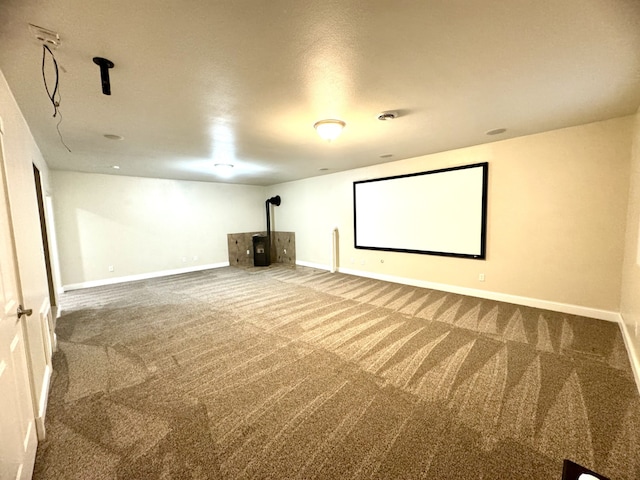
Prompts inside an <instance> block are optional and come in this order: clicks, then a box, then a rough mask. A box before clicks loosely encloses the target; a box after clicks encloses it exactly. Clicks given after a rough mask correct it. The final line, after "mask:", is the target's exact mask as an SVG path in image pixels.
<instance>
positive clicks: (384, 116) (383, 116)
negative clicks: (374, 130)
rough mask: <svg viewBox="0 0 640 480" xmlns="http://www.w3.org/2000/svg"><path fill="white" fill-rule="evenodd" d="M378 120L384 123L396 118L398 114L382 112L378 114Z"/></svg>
mask: <svg viewBox="0 0 640 480" xmlns="http://www.w3.org/2000/svg"><path fill="white" fill-rule="evenodd" d="M377 118H378V120H382V121H386V120H393V119H394V118H398V112H382V113H379V114H378V117H377Z"/></svg>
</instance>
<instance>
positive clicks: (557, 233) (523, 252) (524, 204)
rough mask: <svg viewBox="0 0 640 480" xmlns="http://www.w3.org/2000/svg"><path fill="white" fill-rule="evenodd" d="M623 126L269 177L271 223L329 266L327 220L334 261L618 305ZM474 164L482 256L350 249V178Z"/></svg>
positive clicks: (625, 158) (626, 147) (552, 298)
mask: <svg viewBox="0 0 640 480" xmlns="http://www.w3.org/2000/svg"><path fill="white" fill-rule="evenodd" d="M632 129H633V117H624V118H618V119H614V120H609V121H605V122H598V123H593V124H589V125H583V126H579V127H573V128H566V129H562V130H555V131H551V132H547V133H542V134H538V135H531V136H526V137H519V138H515V139H511V140H505V141H501V142H496V143H491V144H486V145H480V146H475V147H470V148H464V149H460V150H455V151H448V152H443V153H439V154H434V155H427V156H423V157H418V158H412V159H408V160H402V161H397V162H391V163H386V164H382V165H378V166H374V167H368V168H362V169H358V170H352V171H347V172H341V173H336V174H331V175H326V176H321V177H315V178H310V179H306V180H301V181H296V182H290V183H285V184H280V185H276V186H273V187H270V188H269V189H268V193H269V195H275V194H279V195H281V196H282V205H281V206H280V207H278V209H277V210H276V211H275V214H274V217H275V218H274V223H275V225H276V228H277V229H278V230H285V231H293V232H295V233H296V243H297V259H298V261H302V262H305V263H309V264H317V265H323V266H327V267H328V266H329V265H330V264H331V239H330V234H331V229H332V228H333V227H334V226H337V227H338V228H339V231H340V258H339V267H340V268H341V269H342V270H345V269H347V270H358V271H361V272H364V273H365V274H373V275H378V276H384V275H389V276H394V277H401V278H407V279H417V280H424V281H428V282H435V283H439V284H445V285H455V286H458V287H462V288H469V289H477V290H486V291H492V292H500V293H503V294H508V295H515V296H519V297H527V298H532V299H541V300H545V301H547V302H559V303H564V304H569V305H579V306H583V307H588V308H592V309H599V310H604V311H609V312H612V313H613V312H618V311H619V305H620V288H621V268H622V258H623V245H624V235H625V223H626V210H627V192H628V184H629V168H630V151H631V132H632ZM485 161H486V162H489V192H488V199H489V200H488V201H489V203H488V234H487V259H486V261H482V260H470V259H458V258H449V257H437V256H429V255H417V254H404V253H394V252H376V251H367V250H356V249H354V248H353V211H352V209H353V207H352V182H353V181H355V180H364V179H368V178H376V177H382V176H389V175H398V174H404V173H411V172H420V171H425V170H431V169H436V168H443V167H448V166H454V165H463V164H470V163H476V162H485ZM416 208H419V206H416ZM405 213H409V212H405ZM411 213H413V212H411ZM480 273H484V274H485V276H486V281H485V282H480V281H479V280H478V276H479V274H480Z"/></svg>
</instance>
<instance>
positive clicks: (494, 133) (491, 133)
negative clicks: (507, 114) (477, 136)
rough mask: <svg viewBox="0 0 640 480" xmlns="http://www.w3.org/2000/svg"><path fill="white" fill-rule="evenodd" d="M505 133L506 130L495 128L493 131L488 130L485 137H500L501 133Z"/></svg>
mask: <svg viewBox="0 0 640 480" xmlns="http://www.w3.org/2000/svg"><path fill="white" fill-rule="evenodd" d="M506 131H507V129H506V128H495V129H493V130H489V131H488V132H486V133H485V135H500V134H501V133H504V132H506Z"/></svg>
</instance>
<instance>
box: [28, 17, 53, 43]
mask: <svg viewBox="0 0 640 480" xmlns="http://www.w3.org/2000/svg"><path fill="white" fill-rule="evenodd" d="M29 30H30V31H31V34H32V35H33V36H34V37H35V38H36V40H37V41H38V42H40V43H42V44H43V45H47V46H48V47H49V48H58V47H59V46H60V35H58V34H57V33H56V32H54V31H53V30H49V29H48V28H44V27H39V26H38V25H34V24H32V23H30V24H29Z"/></svg>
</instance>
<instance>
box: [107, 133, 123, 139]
mask: <svg viewBox="0 0 640 480" xmlns="http://www.w3.org/2000/svg"><path fill="white" fill-rule="evenodd" d="M103 136H104V138H108V139H109V140H122V139H123V138H124V137H123V136H122V135H116V134H114V133H105V134H104V135H103Z"/></svg>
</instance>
